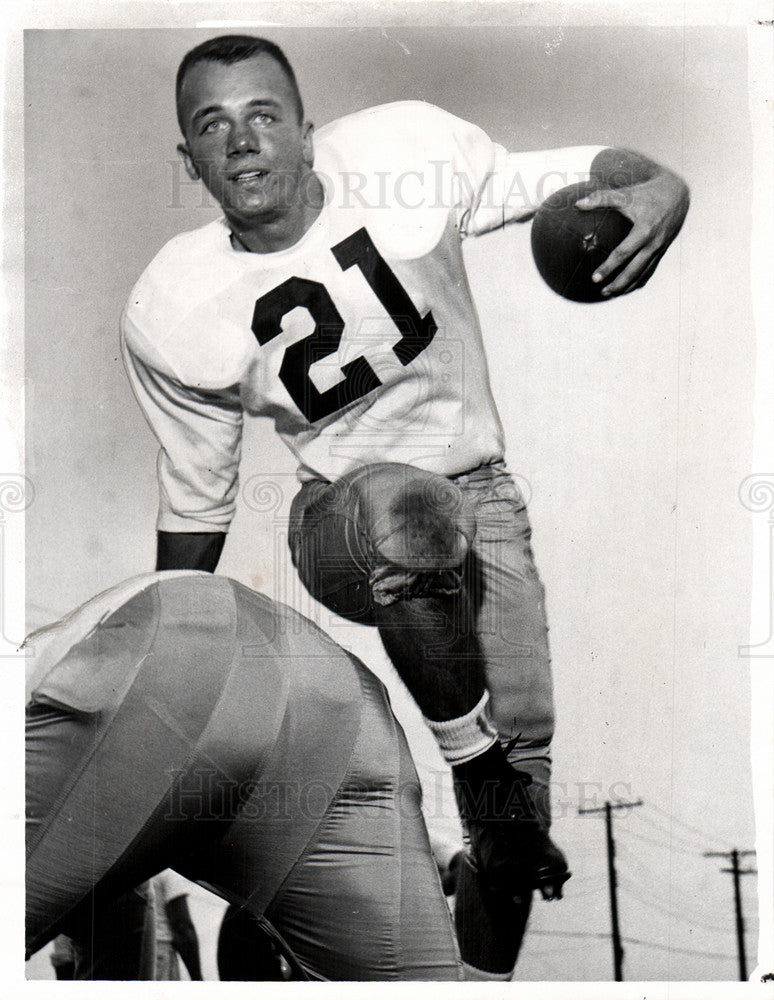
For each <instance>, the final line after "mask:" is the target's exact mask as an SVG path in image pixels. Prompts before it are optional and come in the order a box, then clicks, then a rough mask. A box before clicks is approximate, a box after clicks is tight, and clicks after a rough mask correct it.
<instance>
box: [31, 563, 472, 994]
mask: <svg viewBox="0 0 774 1000" xmlns="http://www.w3.org/2000/svg"><path fill="white" fill-rule="evenodd" d="M27 644H28V646H29V647H31V648H32V653H33V654H34V659H33V661H32V662H33V664H34V667H35V677H34V678H33V680H32V684H31V687H32V695H31V698H30V701H29V704H28V706H27V726H26V729H27V736H26V750H27V753H26V757H27V868H26V875H27V920H26V932H27V950H28V955H31V954H33V953H34V952H36V951H37V950H38V949H39V948H41V947H42V946H43V945H44V944H46V942H47V941H49V940H51V939H52V938H53V937H55V936H56V935H57V934H59V933H60V932H61V933H67V934H68V935H70V936H72V937H74V938H75V939H76V940H86V941H90V940H92V939H93V938H94V934H95V929H96V932H97V935H98V936H100V939H101V938H105V937H106V936H107V937H108V938H110V935H106V933H105V932H106V925H109V924H110V922H111V920H112V919H113V917H114V910H113V904H114V902H115V901H116V899H118V898H119V897H121V896H122V895H124V894H126V893H127V892H130V891H131V890H132V887H133V886H135V885H138V884H140V883H142V882H144V881H145V880H147V879H149V878H150V877H152V876H153V875H154V874H155V873H157V872H159V871H161V870H163V869H166V868H170V867H171V868H174V869H175V870H176V871H178V872H180V874H182V875H184V876H185V877H186V878H189V879H191V880H193V881H197V882H199V883H201V884H203V885H205V886H207V887H209V888H212V889H214V890H215V891H216V892H218V893H219V894H220V895H221V896H223V898H225V899H226V900H228V901H229V902H230V903H233V904H236V905H237V906H238V907H239V908H240V910H241V911H243V912H245V913H247V914H250V915H252V916H253V917H254V918H255V919H256V920H258V921H260V923H261V926H262V927H264V928H265V930H266V931H267V932H268V933H270V934H271V935H273V937H274V938H275V939H276V940H277V941H278V942H279V943H280V944H281V948H282V952H283V954H285V955H287V956H290V959H291V960H292V962H293V963H294V971H295V974H296V978H306V979H335V980H360V981H374V980H433V981H435V980H458V979H460V978H461V967H460V962H459V958H458V954H457V950H456V946H455V940H454V935H453V932H452V927H451V920H450V916H449V911H448V908H447V905H446V902H445V900H444V896H443V892H442V890H441V883H440V879H439V876H438V870H437V867H436V864H435V861H434V859H433V856H432V852H431V849H430V843H429V840H428V836H427V831H426V829H425V825H424V820H423V818H422V811H421V806H420V788H419V781H418V778H417V775H416V771H415V770H414V766H413V762H412V760H411V756H410V754H409V750H408V746H407V744H406V741H405V738H404V736H403V732H402V730H401V728H400V726H399V725H398V724H397V722H396V720H395V717H394V716H393V715H392V712H391V710H390V707H389V701H388V698H387V693H386V691H385V689H384V687H383V685H382V684H381V683H380V682H379V681H378V680H377V679H376V677H374V675H373V674H371V673H370V672H369V671H368V670H367V669H366V668H365V667H364V666H363V665H362V664H361V663H360V662H359V661H358V660H357V659H356V658H355V657H354V656H352V655H351V654H349V653H346V652H345V651H344V650H343V649H341V647H340V646H337V645H336V643H334V642H333V641H332V640H331V639H329V638H328V636H326V635H325V634H324V633H323V632H322V631H321V630H320V629H319V628H317V626H315V625H314V624H312V622H310V621H308V620H306V619H305V618H303V617H302V616H301V615H299V614H297V613H296V612H294V611H291V610H290V609H289V608H285V607H283V606H281V605H278V604H276V603H275V602H273V601H271V600H269V598H267V597H264V596H263V595H261V594H257V593H255V592H254V591H251V590H248V589H247V588H246V587H242V586H241V585H240V584H238V583H235V582H234V581H232V580H229V579H227V578H226V577H222V576H212V575H210V574H208V573H199V572H172V573H149V574H145V575H143V576H140V577H135V578H134V579H132V580H129V581H127V582H126V583H124V584H121V585H120V586H118V587H115V588H113V589H112V590H109V591H107V592H105V593H104V594H101V595H98V596H97V597H95V598H94V599H92V600H91V601H89V602H88V603H87V604H85V605H83V606H82V607H81V608H79V609H77V610H76V611H74V612H73V613H72V614H71V615H69V616H68V617H67V618H65V619H63V620H62V621H61V622H58V623H57V624H55V625H53V626H49V627H47V628H45V629H42V630H40V631H39V632H37V633H34V634H33V635H32V636H31V637H30V638H29V639H28V640H27ZM95 975H96V976H97V978H98V977H99V972H96V973H95ZM129 978H136V977H135V976H132V975H130V976H129ZM149 978H153V977H152V975H151V976H150V977H149Z"/></svg>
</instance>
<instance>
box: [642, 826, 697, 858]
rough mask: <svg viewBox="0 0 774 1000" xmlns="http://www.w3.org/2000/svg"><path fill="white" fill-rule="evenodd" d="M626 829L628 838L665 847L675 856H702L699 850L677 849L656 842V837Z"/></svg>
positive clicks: (665, 843)
mask: <svg viewBox="0 0 774 1000" xmlns="http://www.w3.org/2000/svg"><path fill="white" fill-rule="evenodd" d="M624 829H625V832H626V836H627V837H635V838H636V839H637V840H644V841H645V843H646V844H655V845H656V846H657V847H663V848H665V849H666V850H668V851H670V852H673V853H675V854H688V855H690V856H691V857H699V856H700V854H701V852H700V851H698V850H692V851H689V850H686V849H685V848H684V847H675V845H674V844H669V843H667V841H666V840H656V839H655V837H648V836H646V835H645V834H644V833H637V831H636V830H630V829H629V828H628V827H625V828H624Z"/></svg>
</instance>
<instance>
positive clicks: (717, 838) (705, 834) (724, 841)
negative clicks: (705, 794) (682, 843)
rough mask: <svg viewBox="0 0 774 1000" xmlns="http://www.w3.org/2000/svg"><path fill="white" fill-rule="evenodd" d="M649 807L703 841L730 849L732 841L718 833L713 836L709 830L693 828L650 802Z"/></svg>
mask: <svg viewBox="0 0 774 1000" xmlns="http://www.w3.org/2000/svg"><path fill="white" fill-rule="evenodd" d="M648 806H649V807H650V808H651V809H654V810H655V811H656V812H657V813H661V815H662V816H665V817H666V818H667V819H668V820H671V822H672V823H677V824H678V825H679V826H683V827H685V829H686V830H690V831H691V832H692V833H695V834H698V836H699V837H701V838H702V840H707V839H709V840H714V841H716V842H717V843H719V844H726V845H727V846H729V847H730V845H731V841H730V840H728V838H727V837H723V836H721V835H720V834H718V833H717V831H716V832H715V833H714V834H713V833H711V832H709V833H708V829H709V828H707V829H705V830H700V829H699V828H698V827H696V826H692V825H691V824H690V823H686V822H685V820H684V819H678V818H677V816H673V815H672V814H671V813H668V812H667V811H666V809H662V808H661V807H660V806H657V805H655V804H654V803H653V802H649V803H648Z"/></svg>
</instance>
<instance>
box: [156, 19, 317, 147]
mask: <svg viewBox="0 0 774 1000" xmlns="http://www.w3.org/2000/svg"><path fill="white" fill-rule="evenodd" d="M259 55H267V56H269V57H270V58H272V59H273V60H274V61H275V62H276V63H279V65H280V66H281V67H282V70H283V71H284V73H285V76H287V78H288V80H289V81H290V83H291V86H292V88H293V93H294V96H295V100H296V111H297V113H298V121H299V123H300V122H302V121H303V120H304V105H303V102H302V100H301V91H300V90H299V89H298V82H297V81H296V74H295V73H294V72H293V67H292V66H291V65H290V63H289V62H288V58H287V56H286V55H285V53H284V52H283V51H282V49H281V48H280V47H279V45H275V44H274V42H270V41H269V39H268V38H257V37H255V36H254V35H219V36H218V37H217V38H209V39H208V40H207V41H206V42H202V43H201V45H197V46H196V47H195V48H193V49H191V51H190V52H186V54H185V55H184V56H183V59H182V61H181V63H180V66H179V67H178V70H177V80H176V83H175V104H176V107H177V120H178V123H179V125H180V131H181V132H182V133H183V135H185V128H184V126H183V121H182V119H181V115H180V94H181V92H182V89H183V80H184V79H185V75H186V73H187V72H188V70H189V69H191V67H192V66H195V65H196V64H197V63H200V62H220V63H226V64H227V65H229V66H230V65H232V64H233V63H238V62H242V61H243V60H245V59H250V58H251V57H252V56H259Z"/></svg>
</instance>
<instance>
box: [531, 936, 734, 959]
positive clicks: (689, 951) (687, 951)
mask: <svg viewBox="0 0 774 1000" xmlns="http://www.w3.org/2000/svg"><path fill="white" fill-rule="evenodd" d="M531 934H532V936H533V937H534V936H535V935H540V936H541V937H572V938H604V939H607V938H608V937H609V936H610V935H609V934H603V933H597V932H594V931H539V930H533V931H532V932H531ZM621 940H622V941H624V942H626V944H639V945H642V946H643V947H646V948H658V949H660V950H661V951H679V952H680V953H681V954H684V955H706V956H708V957H709V958H734V955H730V954H728V953H727V952H721V951H704V950H700V949H697V948H678V947H672V945H668V944H661V943H659V942H658V941H643V940H642V939H641V938H630V937H624V938H622V939H621Z"/></svg>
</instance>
